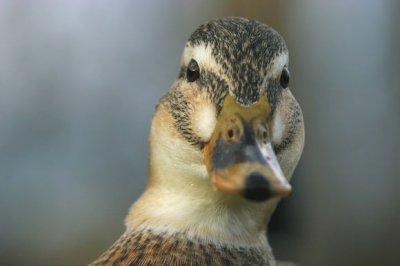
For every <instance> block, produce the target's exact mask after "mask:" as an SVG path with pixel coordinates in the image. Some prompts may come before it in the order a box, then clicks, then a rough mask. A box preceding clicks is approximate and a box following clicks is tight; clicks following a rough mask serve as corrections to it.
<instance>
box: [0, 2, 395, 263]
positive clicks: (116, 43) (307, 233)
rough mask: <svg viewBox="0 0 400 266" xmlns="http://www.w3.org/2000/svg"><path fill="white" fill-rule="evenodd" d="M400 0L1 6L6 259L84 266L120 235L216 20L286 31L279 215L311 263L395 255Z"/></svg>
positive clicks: (0, 161) (287, 235)
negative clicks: (285, 152)
mask: <svg viewBox="0 0 400 266" xmlns="http://www.w3.org/2000/svg"><path fill="white" fill-rule="evenodd" d="M399 11H400V9H399V4H398V1H395V0H393V1H373V0H366V1H356V0H338V1H318V0H302V1H278V0H276V1H228V0H224V1H218V2H217V1H212V0H208V1H202V2H200V1H194V0H191V1H184V0H182V1H178V0H169V1H127V0H122V1H106V0H96V1H94V0H91V1H90V0H87V1H77V0H70V1H68V0H64V1H62V0H55V1H50V0H49V1H45V0H36V1H34V0H32V1H6V0H5V1H1V2H0V182H1V183H0V264H1V265H83V264H86V263H88V262H89V261H90V260H92V259H94V258H95V257H96V256H98V255H99V254H100V253H101V252H102V251H103V250H104V249H105V248H106V247H108V246H109V245H110V244H111V243H112V242H113V241H114V240H115V239H116V238H117V237H118V236H119V235H120V234H121V233H122V232H123V230H124V226H123V219H124V217H125V215H126V213H127V210H128V208H129V206H130V205H131V203H132V202H133V201H134V200H135V199H137V197H138V196H139V195H140V193H141V192H142V191H143V189H144V186H145V182H146V173H147V155H148V153H147V148H148V145H147V135H148V131H149V125H150V119H151V116H152V112H153V109H154V105H155V104H156V103H157V101H158V99H159V97H160V96H161V95H162V93H163V92H165V91H166V90H167V89H168V87H169V86H170V84H171V83H172V81H173V80H174V79H175V77H176V75H177V73H178V64H179V60H180V55H181V51H182V48H183V46H184V43H185V41H186V39H187V38H188V36H189V35H190V33H191V32H192V31H193V30H194V29H195V28H196V27H197V26H198V25H199V24H201V23H204V22H206V21H207V20H209V19H211V18H214V17H220V16H227V15H235V16H245V17H249V18H254V19H258V20H261V21H263V22H266V23H268V24H270V25H271V26H273V27H274V28H276V29H277V30H279V31H280V33H281V34H282V35H283V36H284V37H285V39H286V41H287V44H288V46H289V49H290V53H291V64H290V70H291V73H292V76H291V78H292V79H291V88H292V91H293V93H294V94H295V96H296V97H297V99H298V101H299V102H300V104H301V106H302V108H303V111H304V116H305V122H306V132H307V134H306V146H305V150H304V155H303V157H302V160H301V162H300V164H299V167H298V169H297V171H296V173H295V176H294V180H293V185H294V194H293V195H292V197H291V198H290V199H288V200H285V201H284V202H283V203H282V204H281V206H280V208H279V209H278V212H277V213H276V215H275V217H274V220H273V222H272V225H271V242H272V246H273V247H274V250H275V252H276V254H277V256H278V257H279V258H282V259H290V260H293V261H297V262H300V263H302V264H303V265H398V263H399V261H400V254H399V252H398V249H399V246H398V245H399V244H398V243H399V241H400V200H399V198H400V197H399V195H398V191H399V187H400V171H399V169H400V166H399V164H400V162H399V154H398V150H399V148H400V146H399V136H400V134H399V133H400V119H399V115H400V104H399V100H400V88H399V84H400V80H399V79H400V78H399V76H400V65H399V62H400V56H399V50H400V43H399V32H400V31H399V25H400V23H399V15H398V13H399Z"/></svg>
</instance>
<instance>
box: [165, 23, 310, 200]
mask: <svg viewBox="0 0 400 266" xmlns="http://www.w3.org/2000/svg"><path fill="white" fill-rule="evenodd" d="M288 64H289V62H288V50H287V48H286V45H285V43H284V41H283V39H282V37H281V36H280V35H279V34H278V33H277V32H275V31H274V30H272V29H271V28H269V27H267V26H265V25H264V24H261V23H258V22H254V21H248V20H245V19H233V18H230V19H226V20H224V19H222V20H216V21H211V22H209V23H208V24H205V25H203V26H201V27H200V28H199V29H198V30H196V31H195V32H194V33H193V35H192V36H191V37H190V39H189V41H188V43H187V45H186V46H185V50H184V52H183V56H182V61H181V71H180V74H179V77H178V79H177V81H176V82H175V83H174V85H173V87H172V88H171V90H170V91H169V93H168V94H167V95H166V96H165V97H164V98H163V100H162V105H163V106H166V110H167V113H168V115H169V116H170V117H171V119H172V120H173V123H174V125H175V128H174V130H175V129H176V131H177V134H178V135H179V138H182V139H183V140H184V141H185V143H188V145H190V146H188V147H187V146H186V144H183V142H182V150H183V147H187V150H188V151H187V152H185V153H183V152H182V156H181V157H179V160H185V159H186V158H187V160H188V162H189V161H191V162H192V161H196V160H197V159H196V158H201V159H200V160H201V163H202V164H203V165H204V166H205V169H206V175H207V177H208V178H209V181H210V182H211V185H212V187H213V188H214V189H215V190H216V191H218V192H221V193H231V194H239V195H242V196H244V197H245V198H246V199H249V200H253V201H264V200H267V199H269V198H271V197H275V196H279V197H282V196H287V195H288V194H289V193H290V191H291V187H290V185H289V183H288V180H289V178H290V176H291V175H292V173H293V170H294V168H295V166H296V164H297V162H298V160H299V158H300V155H301V152H302V148H303V144H304V128H303V117H302V114H301V109H300V107H299V105H298V103H297V101H296V100H295V98H294V97H293V95H292V94H291V92H290V90H289V88H288V85H289V71H288ZM174 134H175V133H174ZM185 150H186V148H185ZM196 156H197V157H196ZM189 158H190V160H189ZM192 158H194V159H192ZM193 168H195V167H193ZM200 168H201V167H200ZM193 171H194V170H193ZM199 176H201V174H199Z"/></svg>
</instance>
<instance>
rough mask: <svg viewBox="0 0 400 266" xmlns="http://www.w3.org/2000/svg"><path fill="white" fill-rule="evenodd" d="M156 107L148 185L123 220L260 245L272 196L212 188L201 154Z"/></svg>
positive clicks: (134, 224)
mask: <svg viewBox="0 0 400 266" xmlns="http://www.w3.org/2000/svg"><path fill="white" fill-rule="evenodd" d="M171 125H174V120H173V119H172V117H171V116H170V114H169V112H168V111H167V110H166V109H165V108H163V107H159V109H158V110H157V112H156V114H155V116H154V117H153V123H152V127H151V131H150V164H149V173H150V174H149V179H148V180H149V181H148V187H147V189H146V191H145V192H144V193H143V195H142V196H141V197H140V198H139V200H138V201H137V202H135V203H134V204H133V206H132V208H131V210H130V212H129V215H128V217H127V218H126V225H127V227H128V229H129V230H132V229H133V230H134V229H135V228H136V229H139V228H143V227H150V228H151V229H152V230H163V231H167V232H171V233H174V232H187V233H188V234H189V235H193V236H194V237H197V238H199V237H200V238H201V237H203V238H206V239H213V240H215V241H226V242H229V243H241V244H252V245H253V244H256V245H259V244H260V245H265V242H266V227H267V223H268V221H269V219H270V216H271V214H272V213H273V211H274V209H275V207H276V205H277V203H278V200H277V199H272V200H268V201H266V202H262V203H259V202H251V201H248V200H246V199H244V198H243V197H242V196H240V195H236V194H235V195H232V194H225V193H221V192H216V191H214V189H213V188H212V185H211V181H210V179H209V177H208V173H207V170H206V167H205V164H204V156H203V152H202V151H201V149H199V147H195V146H193V145H191V144H190V143H188V142H187V141H186V140H185V139H184V138H183V137H181V134H179V133H178V132H177V131H176V129H175V128H174V127H171Z"/></svg>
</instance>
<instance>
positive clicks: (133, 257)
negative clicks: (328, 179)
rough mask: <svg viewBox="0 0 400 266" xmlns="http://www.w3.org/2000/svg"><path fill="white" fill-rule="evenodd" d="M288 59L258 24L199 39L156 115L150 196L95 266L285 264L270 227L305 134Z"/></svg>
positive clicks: (232, 25) (227, 23) (226, 26)
mask: <svg viewBox="0 0 400 266" xmlns="http://www.w3.org/2000/svg"><path fill="white" fill-rule="evenodd" d="M288 56H289V54H288V48H287V46H286V44H285V41H284V39H283V38H282V36H281V35H280V34H279V33H278V32H277V31H275V30H274V29H272V28H271V27H269V26H267V25H265V24H263V23H262V22H258V21H256V20H250V19H246V18H239V17H225V18H218V19H213V20H211V21H209V22H207V23H205V24H203V25H201V26H200V27H199V28H197V29H196V30H195V31H194V32H193V34H192V35H191V36H190V37H189V39H188V41H187V43H186V45H185V47H184V51H183V54H182V59H181V63H180V68H179V74H178V76H177V78H176V80H175V81H174V82H173V84H172V86H171V87H170V89H169V90H168V91H167V92H166V93H165V94H164V95H163V96H162V97H161V99H160V101H159V103H158V104H157V106H156V107H155V111H154V114H153V117H152V122H151V127H150V134H149V168H148V169H149V171H148V172H149V174H148V182H147V186H146V189H145V191H144V192H143V194H142V195H141V196H140V197H139V199H138V200H137V201H136V202H135V203H134V204H133V205H132V207H131V208H130V210H129V212H128V215H127V217H126V219H125V225H126V230H125V232H124V233H123V234H122V235H121V236H120V238H118V239H117V240H116V241H115V243H114V244H113V245H112V246H111V247H110V248H109V249H108V250H106V251H105V252H104V253H103V254H102V255H101V256H100V257H99V258H98V259H96V260H95V261H93V262H92V263H90V265H279V262H277V261H276V259H275V257H274V255H273V252H272V248H271V246H270V244H269V241H268V236H267V226H268V222H269V220H270V218H271V215H272V213H273V212H274V210H275V208H276V207H277V204H278V203H279V201H280V200H281V199H282V198H284V197H287V196H288V195H289V194H290V193H291V190H292V187H291V185H290V179H291V176H292V174H293V172H294V170H295V168H296V165H297V164H298V161H299V159H300V157H301V153H302V150H303V146H304V136H305V133H304V121H303V115H302V111H301V108H300V105H299V103H298V102H297V100H296V99H295V97H294V96H293V94H292V93H291V91H290V89H289V80H290V72H289V68H288V67H289V57H288Z"/></svg>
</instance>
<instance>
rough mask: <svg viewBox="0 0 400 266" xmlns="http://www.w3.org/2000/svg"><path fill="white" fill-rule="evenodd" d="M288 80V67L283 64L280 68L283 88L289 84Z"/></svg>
mask: <svg viewBox="0 0 400 266" xmlns="http://www.w3.org/2000/svg"><path fill="white" fill-rule="evenodd" d="M289 80H290V73H289V69H288V68H287V66H284V67H283V69H282V74H281V79H280V83H281V86H282V87H283V88H284V89H285V88H287V87H288V86H289Z"/></svg>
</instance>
